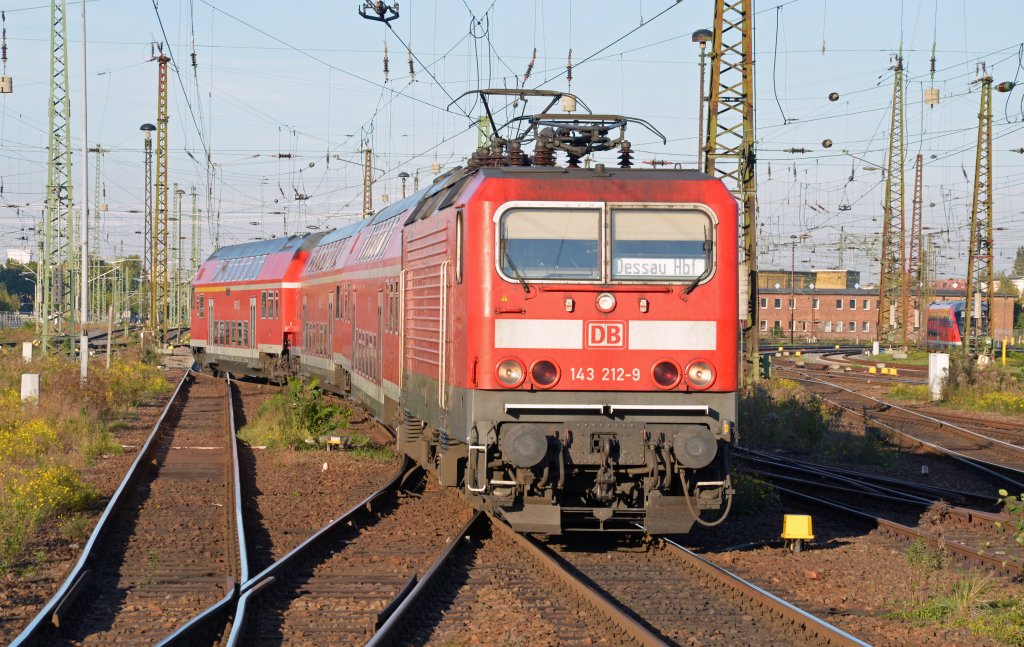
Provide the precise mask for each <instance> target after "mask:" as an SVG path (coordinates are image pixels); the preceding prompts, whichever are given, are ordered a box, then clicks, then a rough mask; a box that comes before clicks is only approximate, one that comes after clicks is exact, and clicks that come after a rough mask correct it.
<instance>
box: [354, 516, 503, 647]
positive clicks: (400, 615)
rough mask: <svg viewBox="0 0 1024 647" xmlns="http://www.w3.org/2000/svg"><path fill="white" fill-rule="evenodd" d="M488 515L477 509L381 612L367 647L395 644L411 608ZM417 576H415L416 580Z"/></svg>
mask: <svg viewBox="0 0 1024 647" xmlns="http://www.w3.org/2000/svg"><path fill="white" fill-rule="evenodd" d="M484 518H486V515H485V514H484V513H483V512H480V511H477V512H476V513H475V514H474V515H473V516H472V517H471V518H470V519H469V521H467V522H466V524H465V525H464V526H463V527H462V529H461V530H459V532H458V533H457V534H456V535H454V536H453V538H452V540H451V541H450V542H448V545H447V546H445V549H444V550H443V551H442V552H441V554H440V555H438V556H437V559H435V560H434V563H433V564H431V565H430V568H428V569H427V570H426V571H425V572H424V573H423V577H421V578H419V580H418V581H416V582H415V584H414V586H413V587H412V588H410V589H407V590H406V591H404V592H403V593H402V594H401V595H400V596H399V597H398V598H396V601H397V602H398V604H397V605H394V606H391V605H389V607H388V608H387V609H385V610H384V611H382V612H381V619H383V620H384V622H383V624H381V625H380V627H378V628H377V632H376V633H374V634H373V637H372V638H371V639H370V640H369V642H367V643H366V646H367V647H381V646H384V645H390V644H394V642H392V641H394V640H395V639H396V638H397V636H398V630H399V629H400V628H401V626H402V622H404V621H405V619H406V616H407V614H408V613H409V610H410V609H412V608H413V607H415V605H416V601H417V600H418V599H419V598H420V596H422V595H423V593H424V591H426V590H427V588H428V587H429V586H430V585H431V584H433V582H434V580H435V579H436V577H437V574H438V573H440V572H441V571H442V570H443V569H444V567H445V566H447V565H448V561H449V559H450V558H451V556H452V554H453V553H454V552H455V549H456V548H458V547H459V544H460V543H461V542H462V540H463V539H465V538H466V536H467V535H469V531H470V530H472V529H473V527H474V526H476V525H477V524H478V523H480V522H481V521H482V520H483V519H484ZM415 578H416V576H415V575H414V576H413V579H414V580H415Z"/></svg>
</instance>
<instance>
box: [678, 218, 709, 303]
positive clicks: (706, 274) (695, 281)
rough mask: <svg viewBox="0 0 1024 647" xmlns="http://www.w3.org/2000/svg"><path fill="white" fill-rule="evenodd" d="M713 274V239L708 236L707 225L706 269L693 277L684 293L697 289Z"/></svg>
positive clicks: (705, 232) (705, 236) (705, 242)
mask: <svg viewBox="0 0 1024 647" xmlns="http://www.w3.org/2000/svg"><path fill="white" fill-rule="evenodd" d="M709 276H711V239H710V238H708V230H707V227H705V228H704V271H703V272H701V274H700V276H698V277H697V278H695V279H693V281H691V282H690V284H689V285H687V286H686V291H685V292H683V294H689V293H691V292H693V291H694V290H696V289H697V286H698V285H700V282H701V281H703V280H704V279H706V278H708V277H709Z"/></svg>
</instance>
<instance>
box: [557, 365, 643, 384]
mask: <svg viewBox="0 0 1024 647" xmlns="http://www.w3.org/2000/svg"><path fill="white" fill-rule="evenodd" d="M569 373H570V375H571V376H572V379H573V380H576V381H581V382H592V381H594V380H599V381H601V382H629V381H632V382H639V381H640V369H638V368H632V369H629V368H620V367H607V366H606V367H603V368H596V369H595V368H592V367H585V368H582V367H581V368H576V367H573V368H571V369H569Z"/></svg>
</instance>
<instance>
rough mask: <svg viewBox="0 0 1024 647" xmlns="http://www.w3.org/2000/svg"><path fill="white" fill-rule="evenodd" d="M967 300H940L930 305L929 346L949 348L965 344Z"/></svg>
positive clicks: (928, 323)
mask: <svg viewBox="0 0 1024 647" xmlns="http://www.w3.org/2000/svg"><path fill="white" fill-rule="evenodd" d="M966 307H967V303H966V302H965V301H939V302H937V303H932V304H930V305H929V306H928V322H927V332H928V346H929V347H930V348H949V347H956V346H962V345H963V334H964V309H965V308H966Z"/></svg>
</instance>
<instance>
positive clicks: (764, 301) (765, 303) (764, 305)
mask: <svg viewBox="0 0 1024 647" xmlns="http://www.w3.org/2000/svg"><path fill="white" fill-rule="evenodd" d="M767 307H768V299H766V298H764V297H761V309H762V310H764V309H766V308H767Z"/></svg>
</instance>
